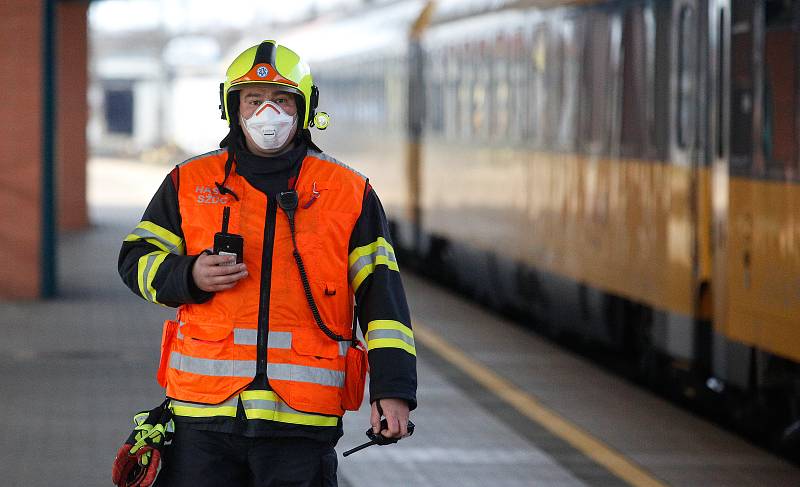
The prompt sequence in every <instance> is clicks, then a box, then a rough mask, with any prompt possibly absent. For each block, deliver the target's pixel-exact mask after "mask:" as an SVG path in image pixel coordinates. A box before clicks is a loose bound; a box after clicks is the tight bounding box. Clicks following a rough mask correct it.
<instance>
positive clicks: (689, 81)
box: [677, 5, 697, 147]
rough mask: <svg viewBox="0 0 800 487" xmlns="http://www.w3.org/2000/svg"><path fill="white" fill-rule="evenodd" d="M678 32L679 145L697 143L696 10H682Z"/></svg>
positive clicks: (684, 145) (685, 7)
mask: <svg viewBox="0 0 800 487" xmlns="http://www.w3.org/2000/svg"><path fill="white" fill-rule="evenodd" d="M679 18H680V20H679V27H678V28H679V30H678V119H677V123H678V145H680V146H681V147H689V146H691V145H693V144H694V142H695V133H696V130H695V123H696V116H697V111H696V96H697V82H696V79H697V72H696V70H697V66H696V65H697V37H696V33H697V28H696V24H697V21H696V19H695V13H694V8H692V7H690V6H688V5H686V6H684V7H683V8H682V9H681V12H680V17H679Z"/></svg>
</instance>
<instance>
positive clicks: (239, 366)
mask: <svg viewBox="0 0 800 487" xmlns="http://www.w3.org/2000/svg"><path fill="white" fill-rule="evenodd" d="M169 366H170V367H171V368H172V369H174V370H179V371H181V372H189V373H190V374H197V375H208V376H211V377H254V376H255V375H256V361H255V360H215V359H210V358H199V357H190V356H188V355H183V354H181V353H179V352H172V354H171V355H170V357H169Z"/></svg>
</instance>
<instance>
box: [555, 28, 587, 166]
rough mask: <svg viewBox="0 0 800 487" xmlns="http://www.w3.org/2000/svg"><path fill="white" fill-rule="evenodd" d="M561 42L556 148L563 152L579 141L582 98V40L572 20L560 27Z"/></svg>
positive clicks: (573, 147) (573, 146) (571, 148)
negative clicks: (579, 110) (579, 104)
mask: <svg viewBox="0 0 800 487" xmlns="http://www.w3.org/2000/svg"><path fill="white" fill-rule="evenodd" d="M559 29H560V32H559V34H560V42H561V57H560V61H561V62H560V70H561V87H560V90H561V110H560V113H559V115H560V116H559V118H558V126H557V127H558V132H557V133H556V140H555V142H556V144H555V145H556V147H557V148H559V149H561V150H566V151H571V150H574V149H575V142H576V141H577V136H578V133H577V117H578V101H579V96H580V69H581V38H580V31H579V29H576V24H575V22H574V21H572V20H564V21H562V22H561V25H560V26H559Z"/></svg>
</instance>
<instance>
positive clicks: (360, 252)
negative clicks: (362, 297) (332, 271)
mask: <svg viewBox="0 0 800 487" xmlns="http://www.w3.org/2000/svg"><path fill="white" fill-rule="evenodd" d="M348 264H349V270H348V273H347V275H348V277H349V279H350V287H352V288H353V292H356V291H357V290H358V288H359V286H361V283H362V282H364V279H366V278H367V277H369V275H370V274H372V273H373V272H374V271H375V266H378V265H385V266H386V267H388V268H389V269H391V270H393V271H398V272H399V271H400V268H399V267H398V266H397V258H396V257H395V255H394V248H393V247H392V245H391V244H390V243H389V242H387V241H386V239H385V238H383V237H378V240H376V241H374V242H372V243H371V244H368V245H364V246H363V247H358V248H356V249H354V250H353V251H352V252H350V257H349V258H348Z"/></svg>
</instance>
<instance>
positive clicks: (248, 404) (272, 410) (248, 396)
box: [241, 391, 339, 426]
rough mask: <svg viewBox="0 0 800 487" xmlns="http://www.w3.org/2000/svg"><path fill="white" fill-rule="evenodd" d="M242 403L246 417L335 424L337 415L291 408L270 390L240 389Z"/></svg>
mask: <svg viewBox="0 0 800 487" xmlns="http://www.w3.org/2000/svg"><path fill="white" fill-rule="evenodd" d="M241 398H242V405H243V406H244V411H245V415H246V416H247V419H264V420H268V421H279V422H281V423H291V424H303V425H309V426H336V425H337V424H338V422H339V418H338V417H337V416H324V415H320V414H310V413H303V412H300V411H297V410H296V409H292V408H291V407H289V405H287V404H286V403H285V402H283V401H282V400H281V399H280V398H279V397H278V395H277V394H275V393H274V392H272V391H242V394H241Z"/></svg>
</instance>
